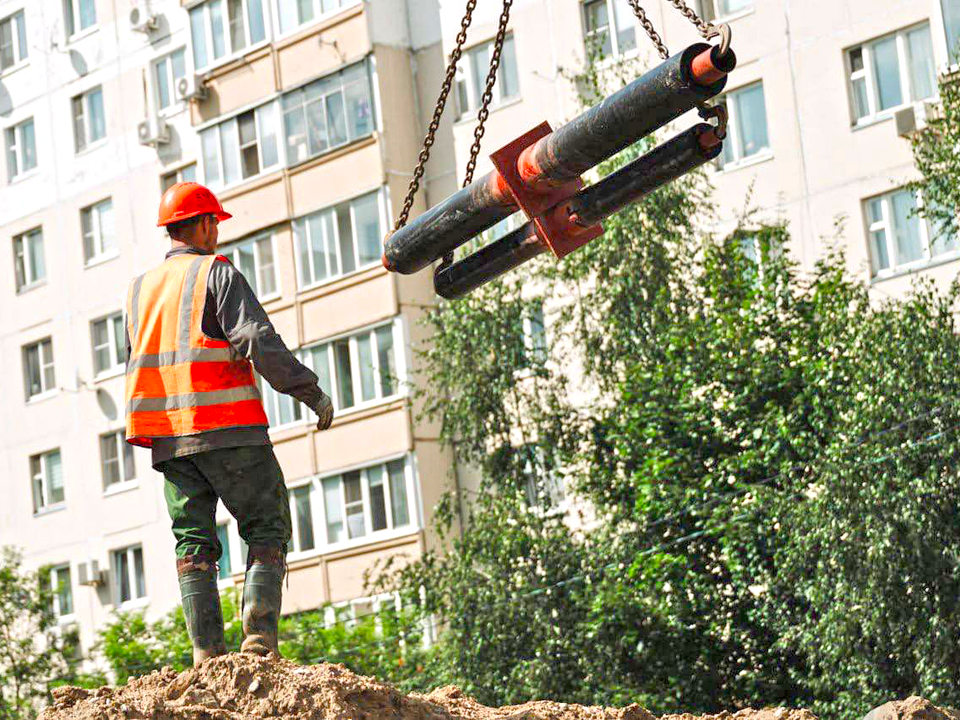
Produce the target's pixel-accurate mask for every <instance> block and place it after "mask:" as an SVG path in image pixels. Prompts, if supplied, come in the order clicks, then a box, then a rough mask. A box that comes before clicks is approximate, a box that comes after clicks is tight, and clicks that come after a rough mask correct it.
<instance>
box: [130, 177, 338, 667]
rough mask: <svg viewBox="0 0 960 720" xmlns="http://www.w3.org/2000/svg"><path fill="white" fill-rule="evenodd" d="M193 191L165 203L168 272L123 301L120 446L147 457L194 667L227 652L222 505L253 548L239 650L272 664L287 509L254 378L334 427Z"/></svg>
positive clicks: (214, 204) (201, 195)
mask: <svg viewBox="0 0 960 720" xmlns="http://www.w3.org/2000/svg"><path fill="white" fill-rule="evenodd" d="M230 217H231V216H230V214H229V213H227V212H225V211H224V209H223V207H222V206H221V204H220V201H219V200H217V198H216V197H215V196H214V194H213V193H212V192H211V191H210V190H208V189H207V188H205V187H203V186H202V185H199V184H197V183H179V184H177V185H174V186H173V187H171V188H170V189H168V190H167V191H166V192H165V193H164V194H163V198H162V199H161V200H160V217H159V220H158V222H157V225H158V226H160V227H165V228H166V229H167V233H168V234H169V236H170V244H171V248H170V251H169V252H168V253H167V255H166V258H165V259H164V261H163V263H161V264H160V265H159V266H158V267H156V268H154V269H153V270H150V271H149V272H147V273H145V274H143V275H141V276H140V277H138V278H137V279H135V280H134V281H133V283H132V284H131V285H130V289H129V292H128V295H127V306H126V309H127V323H126V330H127V378H126V408H127V410H126V412H127V442H129V443H132V444H134V445H139V446H142V447H149V448H150V449H151V451H152V454H153V457H152V463H153V467H154V468H155V469H157V470H159V471H160V472H162V473H163V475H164V478H165V480H164V496H165V498H166V501H167V508H168V510H169V512H170V519H171V520H172V523H173V535H174V538H175V539H176V553H177V575H178V578H179V582H180V595H181V599H182V604H183V614H184V617H185V619H186V624H187V629H188V631H189V633H190V638H191V640H192V642H193V661H194V664H196V663H198V662H200V661H201V660H204V659H206V658H208V657H213V656H215V655H222V654H223V653H225V652H226V648H225V645H224V638H223V614H222V611H221V608H220V595H219V593H218V591H217V561H218V560H219V559H220V555H221V553H222V548H221V546H220V542H219V541H218V539H217V527H216V522H215V513H216V508H217V500H218V499H219V500H222V501H223V504H224V506H225V507H226V508H227V510H229V511H230V513H231V514H232V515H233V516H234V517H235V518H236V519H237V525H238V527H239V530H240V537H242V538H243V539H244V540H245V541H246V543H247V545H248V547H249V551H248V554H247V569H246V576H245V577H244V583H243V633H244V640H243V643H242V645H241V648H240V649H241V651H242V652H250V653H256V654H260V655H265V654H268V653H270V652H273V653H277V652H278V649H277V626H278V623H279V620H280V599H281V588H282V581H283V577H284V574H285V571H286V547H287V543H288V542H289V540H290V536H291V524H290V505H289V502H288V496H287V487H286V484H285V483H284V478H283V472H282V471H281V470H280V465H279V464H278V463H277V458H276V456H275V455H274V453H273V446H272V445H271V444H270V438H269V436H268V434H267V425H268V422H267V416H266V414H265V413H264V410H263V403H262V401H261V399H260V392H259V390H258V388H257V385H256V382H255V380H254V374H253V370H254V369H256V371H257V372H258V373H260V375H261V376H263V378H264V379H265V380H266V381H267V382H268V383H270V385H272V386H273V388H274V389H276V390H277V391H278V392H282V393H286V394H288V395H291V396H293V397H294V398H296V399H297V400H299V401H300V402H302V403H303V404H304V405H306V406H307V407H309V408H311V409H312V410H313V411H314V412H315V413H316V414H317V416H318V418H319V420H318V422H317V429H319V430H325V429H326V428H328V427H330V423H331V422H332V420H333V404H332V403H331V401H330V398H329V397H328V396H327V395H326V394H325V393H324V392H323V390H321V389H320V387H319V385H318V384H317V376H316V375H315V374H314V373H313V372H311V371H310V370H309V369H308V368H307V367H305V366H304V365H303V364H302V363H300V362H299V361H298V360H297V359H296V358H295V357H294V356H293V354H292V353H291V352H290V351H289V350H288V349H287V347H286V346H285V345H284V343H283V341H282V340H281V339H280V336H279V335H277V333H276V331H275V330H274V328H273V325H272V324H271V323H270V320H269V319H268V318H267V314H266V312H265V311H264V309H263V307H262V306H261V305H260V303H259V302H258V301H257V298H256V296H255V295H254V293H253V291H252V290H251V288H250V285H249V284H248V283H247V281H246V279H245V278H244V277H243V275H242V274H241V273H240V271H239V270H237V269H236V268H235V267H234V266H233V265H232V264H231V263H230V261H229V260H228V259H227V258H225V257H223V256H222V255H216V254H215V252H216V247H217V225H218V224H219V223H220V222H221V221H223V220H228V219H229V218H230Z"/></svg>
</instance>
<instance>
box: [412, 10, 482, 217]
mask: <svg viewBox="0 0 960 720" xmlns="http://www.w3.org/2000/svg"><path fill="white" fill-rule="evenodd" d="M476 7H477V0H467V7H466V11H465V12H464V15H463V20H461V21H460V32H459V33H457V44H456V47H454V49H453V52H452V53H450V63H449V64H448V65H447V73H446V76H445V77H444V78H443V85H442V86H441V88H440V96H439V97H438V98H437V105H436V107H435V108H434V110H433V119H431V120H430V125H429V126H428V127H427V136H426V137H425V138H424V140H423V148H422V149H421V150H420V156H419V158H418V160H417V167H416V168H414V171H413V178H412V179H411V180H410V186H409V188H407V196H406V198H405V199H404V201H403V209H401V211H400V216H399V217H398V218H397V224H396V225H395V226H394V228H393V230H394V232H396V231H397V230H399V229H400V228H402V227H403V226H404V225H406V224H407V219H408V218H409V217H410V209H411V208H412V207H413V200H414V198H415V197H416V196H417V190H419V189H420V181H421V180H422V179H423V172H424V168H425V167H426V164H427V161H428V160H429V159H430V148H432V147H433V144H434V142H436V137H437V130H438V129H439V128H440V118H441V117H442V116H443V109H444V108H445V107H446V105H447V96H448V95H450V88H451V87H453V80H454V78H455V77H456V75H457V65H458V64H459V63H460V57H461V55H463V46H464V45H465V44H466V42H467V29H468V28H469V27H470V23H471V22H472V21H473V11H474V9H475V8H476Z"/></svg>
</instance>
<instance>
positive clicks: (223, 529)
mask: <svg viewBox="0 0 960 720" xmlns="http://www.w3.org/2000/svg"><path fill="white" fill-rule="evenodd" d="M217 540H219V541H220V549H221V551H222V552H221V553H220V560H219V561H218V562H217V577H218V578H219V579H220V580H226V579H227V578H229V577H230V573H231V572H232V570H233V568H232V565H231V564H230V534H229V533H228V532H227V524H226V523H224V524H222V525H217Z"/></svg>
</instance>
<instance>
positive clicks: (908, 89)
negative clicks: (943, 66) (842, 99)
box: [843, 20, 939, 128]
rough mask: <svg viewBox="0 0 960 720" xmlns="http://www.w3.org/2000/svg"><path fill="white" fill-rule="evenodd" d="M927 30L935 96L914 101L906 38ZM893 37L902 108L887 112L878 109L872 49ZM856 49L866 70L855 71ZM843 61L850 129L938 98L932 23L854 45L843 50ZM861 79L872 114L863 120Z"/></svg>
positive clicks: (928, 22) (877, 91)
mask: <svg viewBox="0 0 960 720" xmlns="http://www.w3.org/2000/svg"><path fill="white" fill-rule="evenodd" d="M923 27H926V28H927V31H928V33H929V35H930V58H931V60H932V61H933V64H934V78H933V80H932V83H931V87H932V88H933V95H930V96H929V97H926V98H914V87H913V77H912V74H911V72H910V64H909V59H910V48H909V45H908V43H907V35H908V34H909V33H910V32H912V31H914V30H920V29H921V28H923ZM890 38H894V41H895V44H896V48H897V75H898V81H899V83H900V93H901V102H900V104H899V105H893V106H891V107H889V108H886V109H884V110H881V109H879V102H880V101H879V94H880V89H879V86H878V77H877V75H876V72H875V71H874V63H873V52H874V50H873V48H874V46H876V45H877V44H878V43H880V42H883V41H885V40H889V39H890ZM857 50H860V52H861V58H862V61H863V68H862V69H860V70H854V69H853V53H854V52H855V51H857ZM843 59H844V69H845V71H846V74H847V96H848V98H849V100H848V104H849V106H850V119H851V126H852V127H854V128H857V127H863V126H866V125H872V124H874V123H876V122H879V121H881V120H885V119H887V118H889V117H893V115H894V114H895V113H896V112H897V111H898V110H902V109H904V108H906V107H910V106H912V105H915V104H916V103H921V102H924V101H928V100H935V99H936V98H937V97H938V95H939V91H938V87H939V86H938V84H937V78H936V59H935V57H934V48H933V27H932V26H931V23H930V21H929V20H923V21H921V22H918V23H914V24H912V25H907V26H905V27H902V28H898V29H897V30H894V31H893V32H888V33H885V34H883V35H879V36H877V37H874V38H871V39H869V40H866V41H864V42H861V43H858V44H857V45H852V46H850V47H847V48H844V50H843ZM858 80H863V81H864V86H865V89H866V95H867V105H868V106H869V107H868V110H869V112H868V113H867V114H866V115H863V116H862V117H858V116H857V113H858V109H857V93H856V89H855V83H856V82H857V81H858Z"/></svg>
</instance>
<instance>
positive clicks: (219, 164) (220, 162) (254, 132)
mask: <svg viewBox="0 0 960 720" xmlns="http://www.w3.org/2000/svg"><path fill="white" fill-rule="evenodd" d="M277 132H278V123H277V104H276V102H271V103H267V104H266V105H261V106H260V107H258V108H256V109H255V110H248V111H247V112H245V113H241V114H240V115H237V116H236V117H232V118H230V119H229V120H227V121H225V122H222V123H220V124H218V125H214V126H213V127H209V128H207V129H206V130H203V131H201V133H200V144H201V146H202V152H203V175H204V178H206V184H207V185H209V186H210V187H214V188H221V187H224V186H225V185H232V184H234V183H236V182H238V181H240V180H241V179H242V180H246V179H247V178H251V177H253V176H254V175H258V174H259V173H261V172H264V171H266V170H269V169H271V168H273V167H276V166H279V164H280V148H279V145H278V143H277Z"/></svg>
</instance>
